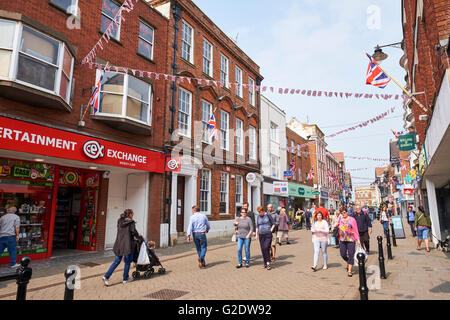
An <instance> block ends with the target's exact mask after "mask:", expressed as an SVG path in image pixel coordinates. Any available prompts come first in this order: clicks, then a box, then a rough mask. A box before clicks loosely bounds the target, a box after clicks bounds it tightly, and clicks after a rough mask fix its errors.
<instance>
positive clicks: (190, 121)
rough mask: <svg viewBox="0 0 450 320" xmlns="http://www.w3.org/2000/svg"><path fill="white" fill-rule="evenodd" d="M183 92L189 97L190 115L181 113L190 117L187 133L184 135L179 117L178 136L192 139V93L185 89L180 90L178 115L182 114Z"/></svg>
mask: <svg viewBox="0 0 450 320" xmlns="http://www.w3.org/2000/svg"><path fill="white" fill-rule="evenodd" d="M181 92H184V93H186V94H188V95H189V101H188V102H189V113H186V112H184V111H181V112H182V113H184V114H187V115H188V121H187V124H186V125H187V126H188V128H187V133H184V132H182V131H181V130H180V124H179V119H180V118H179V116H177V121H178V134H179V135H181V136H184V137H187V138H190V137H191V131H192V92H190V91H188V90H186V89H183V88H179V94H178V110H177V111H178V113H180V103H181Z"/></svg>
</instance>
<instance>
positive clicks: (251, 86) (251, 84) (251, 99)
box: [248, 77, 256, 107]
mask: <svg viewBox="0 0 450 320" xmlns="http://www.w3.org/2000/svg"><path fill="white" fill-rule="evenodd" d="M255 89H256V87H255V80H253V78H251V77H248V103H249V104H250V105H251V106H253V107H254V106H255V105H256V103H255V101H256V100H255Z"/></svg>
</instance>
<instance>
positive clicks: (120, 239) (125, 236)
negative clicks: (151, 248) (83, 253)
mask: <svg viewBox="0 0 450 320" xmlns="http://www.w3.org/2000/svg"><path fill="white" fill-rule="evenodd" d="M133 216H134V212H133V210H131V209H126V210H125V211H124V212H123V213H122V214H121V215H120V218H119V220H118V221H117V237H116V241H115V243H114V247H113V252H114V254H115V256H116V258H115V259H114V262H113V263H112V264H111V266H110V267H109V269H108V271H107V272H106V274H105V275H104V276H103V282H104V283H105V285H106V286H109V278H110V277H111V275H112V273H113V272H114V270H116V268H117V267H118V266H119V264H120V262H121V261H122V258H123V261H124V263H125V268H124V269H123V283H128V282H132V281H133V278H130V277H129V275H128V273H129V271H130V264H131V262H132V261H133V252H134V238H140V237H142V234H140V233H138V232H137V231H136V222H135V221H134V220H133Z"/></svg>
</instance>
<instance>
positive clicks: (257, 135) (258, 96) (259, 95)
mask: <svg viewBox="0 0 450 320" xmlns="http://www.w3.org/2000/svg"><path fill="white" fill-rule="evenodd" d="M261 81H262V79H261V78H258V77H257V78H256V85H257V86H260V87H261ZM256 94H257V99H256V108H257V110H258V126H257V127H258V132H256V137H257V138H258V143H257V144H256V145H257V146H258V147H257V150H256V156H257V157H258V171H259V174H260V175H261V158H260V157H261V154H260V153H259V148H260V145H261V141H259V139H260V137H261V136H260V134H259V131H260V130H261V90H259V91H256ZM255 143H256V141H255ZM260 183H262V182H260ZM251 190H252V188H250V192H251ZM262 190H263V186H262V185H260V192H259V204H260V205H263V199H262V196H261V194H262V192H263V191H262ZM252 198H253V195H252ZM252 210H253V211H255V208H252Z"/></svg>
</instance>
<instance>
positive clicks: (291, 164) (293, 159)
mask: <svg viewBox="0 0 450 320" xmlns="http://www.w3.org/2000/svg"><path fill="white" fill-rule="evenodd" d="M289 168H290V169H291V170H290V171H291V175H294V174H295V170H296V169H297V166H296V165H295V158H292V161H291V163H290V164H289Z"/></svg>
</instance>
